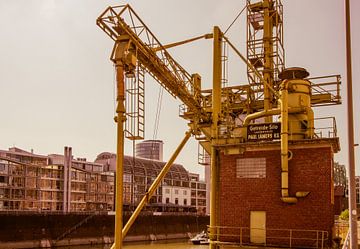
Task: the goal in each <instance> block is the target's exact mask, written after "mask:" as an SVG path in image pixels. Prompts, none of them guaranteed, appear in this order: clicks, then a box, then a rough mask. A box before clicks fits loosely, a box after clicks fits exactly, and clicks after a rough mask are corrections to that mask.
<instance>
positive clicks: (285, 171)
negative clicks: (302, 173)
mask: <svg viewBox="0 0 360 249" xmlns="http://www.w3.org/2000/svg"><path fill="white" fill-rule="evenodd" d="M278 102H279V103H280V110H281V134H280V139H281V140H280V150H281V198H280V199H281V200H282V201H283V202H285V203H289V204H295V203H297V198H300V197H306V196H307V195H308V194H309V192H306V191H300V192H296V197H292V196H290V195H289V156H288V153H289V147H288V146H289V127H288V126H289V123H288V122H289V118H288V117H289V106H288V81H287V80H284V81H283V82H282V83H281V87H280V99H279V100H278Z"/></svg>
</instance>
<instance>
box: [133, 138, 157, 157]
mask: <svg viewBox="0 0 360 249" xmlns="http://www.w3.org/2000/svg"><path fill="white" fill-rule="evenodd" d="M163 144H164V142H163V141H161V140H144V141H142V142H140V143H138V144H136V149H135V150H136V157H142V158H146V159H152V160H158V161H163Z"/></svg>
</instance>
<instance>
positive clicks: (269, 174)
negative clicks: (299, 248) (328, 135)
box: [220, 148, 334, 246]
mask: <svg viewBox="0 0 360 249" xmlns="http://www.w3.org/2000/svg"><path fill="white" fill-rule="evenodd" d="M292 152H293V159H292V160H290V161H289V193H290V195H291V196H295V192H297V191H310V194H309V195H308V196H307V197H305V198H299V199H298V203H297V204H293V205H291V204H286V203H284V202H282V201H281V200H280V197H281V162H280V150H272V151H266V150H265V151H261V150H259V151H256V152H255V151H251V152H245V153H244V154H240V155H221V164H220V167H221V169H220V224H221V226H235V227H250V211H266V228H267V229H302V230H324V231H328V232H329V236H331V230H332V226H333V220H334V210H333V203H332V194H333V192H332V184H333V183H332V158H333V154H332V151H331V148H309V149H293V150H292ZM253 157H265V158H266V178H258V179H254V178H252V179H250V178H248V179H244V178H242V179H239V178H236V159H238V158H253ZM269 234H270V233H267V235H269ZM284 243H285V242H284ZM286 243H287V242H286ZM286 243H285V246H286Z"/></svg>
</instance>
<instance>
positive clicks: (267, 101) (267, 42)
mask: <svg viewBox="0 0 360 249" xmlns="http://www.w3.org/2000/svg"><path fill="white" fill-rule="evenodd" d="M263 7H264V34H263V42H264V73H263V78H264V81H265V83H264V110H265V111H267V110H270V109H271V108H272V101H271V100H272V93H271V92H270V89H269V88H270V87H273V75H272V74H273V68H274V65H273V58H272V54H273V41H272V36H273V23H272V18H271V12H270V10H271V9H272V0H264V2H263ZM265 122H267V123H271V122H272V116H268V117H265Z"/></svg>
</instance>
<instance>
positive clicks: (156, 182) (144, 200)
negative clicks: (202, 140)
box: [111, 130, 192, 249]
mask: <svg viewBox="0 0 360 249" xmlns="http://www.w3.org/2000/svg"><path fill="white" fill-rule="evenodd" d="M191 134H192V130H189V131H187V132H186V133H185V137H184V139H183V140H182V141H181V143H180V144H179V146H178V147H177V148H176V150H175V152H174V153H173V154H172V156H171V157H170V159H169V161H168V162H167V163H166V164H165V165H164V167H163V168H162V170H161V171H160V173H159V175H158V176H157V177H156V178H155V180H154V182H153V183H152V184H151V186H150V188H149V190H148V191H147V192H146V194H145V195H144V196H143V198H142V199H141V201H140V203H139V204H138V206H137V207H136V209H135V211H134V213H133V214H132V215H131V217H130V218H129V220H128V222H127V223H126V224H125V226H124V228H123V230H122V238H123V239H124V238H125V236H126V234H127V233H128V231H129V229H130V227H131V226H132V224H133V223H134V222H135V220H136V218H137V217H138V216H139V214H140V212H141V210H142V209H143V207H144V206H145V205H146V204H147V203H149V201H150V199H151V197H152V196H153V194H154V193H155V191H156V189H157V188H158V187H159V185H160V183H161V181H162V180H163V178H164V177H165V175H166V174H167V173H168V172H169V170H170V167H171V166H172V165H173V163H174V161H175V159H176V158H177V156H178V155H179V153H180V152H181V150H182V149H183V148H184V145H185V144H186V142H187V141H188V140H189V138H190V136H191ZM111 249H114V248H113V247H111Z"/></svg>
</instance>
